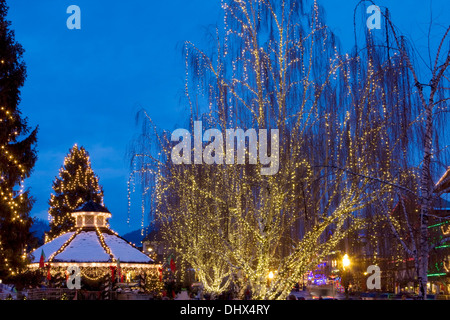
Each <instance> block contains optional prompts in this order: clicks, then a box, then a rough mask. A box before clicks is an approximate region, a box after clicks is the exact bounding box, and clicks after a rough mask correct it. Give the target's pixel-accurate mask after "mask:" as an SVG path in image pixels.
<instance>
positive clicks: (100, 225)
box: [97, 216, 104, 227]
mask: <svg viewBox="0 0 450 320" xmlns="http://www.w3.org/2000/svg"><path fill="white" fill-rule="evenodd" d="M103 223H104V219H103V217H101V216H97V226H99V227H102V226H103Z"/></svg>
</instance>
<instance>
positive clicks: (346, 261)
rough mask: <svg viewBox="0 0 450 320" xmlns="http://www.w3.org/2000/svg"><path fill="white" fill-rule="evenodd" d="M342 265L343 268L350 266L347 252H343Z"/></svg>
mask: <svg viewBox="0 0 450 320" xmlns="http://www.w3.org/2000/svg"><path fill="white" fill-rule="evenodd" d="M342 266H343V267H344V270H345V268H346V267H349V266H350V259H349V257H348V254H345V255H344V257H343V258H342Z"/></svg>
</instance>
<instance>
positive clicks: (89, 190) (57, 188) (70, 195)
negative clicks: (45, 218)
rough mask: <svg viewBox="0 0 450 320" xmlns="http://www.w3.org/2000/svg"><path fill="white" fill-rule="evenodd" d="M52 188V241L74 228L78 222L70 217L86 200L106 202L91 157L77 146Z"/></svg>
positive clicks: (49, 235) (50, 209) (71, 151)
mask: <svg viewBox="0 0 450 320" xmlns="http://www.w3.org/2000/svg"><path fill="white" fill-rule="evenodd" d="M52 188H53V191H54V193H52V195H51V197H50V201H49V205H50V208H49V216H50V231H49V232H48V234H47V237H49V238H53V237H55V236H58V235H60V234H62V233H64V232H67V231H69V230H70V229H72V227H73V226H74V225H75V220H74V218H73V217H72V216H71V215H70V214H71V213H72V212H73V211H74V210H75V209H76V208H78V207H79V206H80V205H82V204H83V203H85V202H86V201H90V200H92V201H94V202H96V203H99V204H102V203H103V189H102V187H101V186H100V185H99V181H98V177H97V176H96V175H95V174H94V171H93V170H92V168H91V162H90V160H89V154H88V152H87V151H86V150H85V149H84V148H83V147H78V145H76V144H75V145H74V146H73V147H72V149H70V152H69V154H68V155H67V156H66V158H65V159H64V165H63V166H62V167H61V169H60V170H59V176H58V177H56V179H55V181H54V182H53V187H52Z"/></svg>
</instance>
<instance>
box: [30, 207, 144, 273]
mask: <svg viewBox="0 0 450 320" xmlns="http://www.w3.org/2000/svg"><path fill="white" fill-rule="evenodd" d="M84 212H86V217H87V216H96V215H95V214H96V213H97V214H98V215H101V214H107V216H108V217H109V216H110V212H109V211H108V209H106V208H105V207H103V206H101V205H99V204H97V203H95V202H93V201H89V202H87V203H85V204H84V205H83V206H82V207H81V208H80V209H77V210H76V211H75V212H74V215H77V214H78V215H80V214H81V215H84V214H83V213H84ZM92 213H94V215H92ZM90 221H91V222H92V223H85V222H86V221H85V220H83V223H82V224H77V226H76V227H75V229H74V230H72V231H70V232H66V233H64V234H62V235H60V236H58V237H56V238H54V239H52V240H51V241H49V242H47V243H45V244H44V245H42V246H40V247H39V248H37V249H35V250H34V251H33V252H31V265H33V264H34V265H36V264H38V263H39V261H40V258H41V254H42V252H44V256H45V259H44V262H45V263H51V264H55V263H57V264H70V263H79V264H89V265H91V266H95V265H98V266H104V265H105V264H113V263H116V262H117V261H119V260H120V263H121V264H122V263H123V264H128V266H131V267H132V266H133V264H139V265H141V266H142V265H143V264H151V263H153V260H152V259H151V258H150V257H149V256H147V255H146V254H144V253H143V252H141V251H140V250H139V249H137V248H136V247H134V246H133V245H132V244H131V243H129V242H127V241H126V240H125V239H123V238H121V237H120V236H118V235H117V234H116V233H115V232H113V231H112V230H111V229H109V227H107V225H106V223H105V222H104V220H103V219H102V220H101V223H102V224H101V225H98V224H97V223H96V222H95V221H96V220H90Z"/></svg>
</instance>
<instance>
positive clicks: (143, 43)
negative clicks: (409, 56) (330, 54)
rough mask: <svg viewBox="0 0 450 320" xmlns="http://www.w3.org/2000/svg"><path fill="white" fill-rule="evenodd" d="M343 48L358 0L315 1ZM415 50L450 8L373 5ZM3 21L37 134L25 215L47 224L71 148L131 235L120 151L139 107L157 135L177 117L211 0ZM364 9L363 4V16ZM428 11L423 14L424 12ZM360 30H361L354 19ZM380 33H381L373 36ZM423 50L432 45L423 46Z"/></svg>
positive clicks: (58, 4)
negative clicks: (185, 55) (77, 17)
mask: <svg viewBox="0 0 450 320" xmlns="http://www.w3.org/2000/svg"><path fill="white" fill-rule="evenodd" d="M318 2H319V4H320V5H322V6H323V7H324V9H325V11H326V13H327V22H328V25H329V26H330V27H331V29H332V30H333V31H334V32H335V33H336V34H337V36H338V37H339V38H340V40H341V43H342V45H343V48H344V49H345V50H347V51H349V50H350V48H351V46H352V44H353V39H354V36H353V10H354V8H355V6H356V4H357V3H358V2H359V0H346V1H343V0H340V1H338V0H319V1H318ZM374 2H375V4H377V5H379V6H380V7H384V6H388V7H389V9H390V11H391V14H392V18H393V20H394V23H395V24H396V25H397V26H398V27H399V29H400V30H401V32H402V33H403V34H405V35H406V36H408V37H409V38H410V39H411V40H412V41H413V42H414V43H415V44H416V47H417V49H418V50H422V51H423V49H424V48H425V46H426V44H427V32H428V26H429V22H430V12H432V13H433V24H434V26H435V29H434V31H435V32H434V34H437V35H440V36H441V35H442V34H443V31H442V30H443V28H444V27H443V26H446V25H448V23H449V18H448V15H447V16H445V15H444V13H449V12H450V1H447V0H439V1H438V0H434V1H432V2H431V1H430V0H428V1H427V0H409V1H407V0H395V1H392V0H391V1H388V0H383V1H382V0H375V1H374ZM8 4H9V6H10V10H9V14H8V19H9V20H10V21H11V22H12V29H14V30H15V33H16V40H17V41H18V42H19V43H20V44H21V45H22V46H23V47H24V49H25V54H24V60H25V62H26V64H27V73H28V78H27V81H26V83H25V86H24V87H23V88H22V102H21V106H20V109H21V111H22V113H23V115H24V116H26V117H28V118H29V124H30V125H31V126H32V127H34V126H36V125H39V135H38V157H39V159H38V161H37V163H36V166H35V170H34V172H33V174H32V176H31V177H30V178H29V179H27V180H26V186H27V187H30V188H31V193H32V195H33V196H34V197H35V198H36V203H35V205H34V208H33V210H32V216H33V217H38V218H41V219H47V209H48V205H47V201H48V199H49V197H50V193H51V192H52V189H51V185H52V181H53V180H54V178H55V176H56V175H57V174H58V170H59V168H60V167H61V165H62V163H63V160H64V157H65V156H66V154H67V153H68V151H69V149H70V148H71V147H72V145H73V144H74V143H78V145H82V146H84V147H85V148H86V149H87V151H88V152H89V153H90V156H91V162H92V167H93V169H94V172H95V173H96V174H97V175H98V176H99V178H100V184H102V185H103V188H104V192H105V198H104V200H105V205H106V206H107V207H108V208H109V210H110V211H111V212H112V214H113V216H112V218H111V220H110V223H111V227H112V229H113V230H115V231H117V232H119V234H124V233H127V232H129V231H132V230H135V229H138V228H140V224H141V212H140V206H139V201H140V200H139V198H138V199H137V200H136V202H137V204H136V205H134V206H133V207H132V213H131V221H130V224H127V211H128V209H127V208H128V200H127V179H128V175H129V166H128V159H127V156H126V151H127V148H128V146H129V145H130V142H131V140H132V139H133V137H134V136H135V135H136V134H138V133H139V127H138V126H137V125H136V123H135V115H136V112H137V111H138V110H139V109H141V108H146V109H147V110H148V111H149V113H150V115H151V117H152V118H153V120H154V121H155V123H156V124H157V125H158V126H159V127H160V128H162V129H167V130H173V129H174V126H175V124H176V123H179V122H180V120H181V119H182V118H183V113H182V110H183V106H181V105H180V103H179V100H180V97H181V94H182V91H183V83H184V82H183V81H184V65H183V60H182V55H181V46H182V43H183V41H184V40H190V41H192V42H194V43H196V44H198V46H199V47H201V48H206V47H207V43H205V40H204V39H205V38H204V28H205V27H206V26H208V25H210V24H216V23H220V21H221V20H222V16H221V7H220V0H189V1H186V0H172V1H153V0H133V1H128V2H127V1H105V0H96V1H92V0H90V1H88V0H71V1H66V0H57V1H56V0H39V1H30V0H14V1H8ZM70 5H78V6H79V7H80V9H81V30H69V29H68V28H67V27H66V20H67V18H68V17H69V14H67V13H66V10H67V7H68V6H70ZM368 5H369V3H366V4H362V6H363V7H367V6H368ZM431 8H432V9H431ZM358 21H359V22H358V23H359V25H360V26H361V25H362V24H363V21H361V19H359V20H358ZM380 32H381V31H380ZM431 40H432V44H433V43H435V42H436V41H437V40H438V37H435V38H432V39H431Z"/></svg>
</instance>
